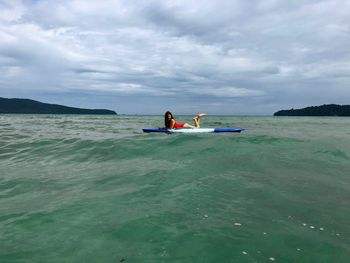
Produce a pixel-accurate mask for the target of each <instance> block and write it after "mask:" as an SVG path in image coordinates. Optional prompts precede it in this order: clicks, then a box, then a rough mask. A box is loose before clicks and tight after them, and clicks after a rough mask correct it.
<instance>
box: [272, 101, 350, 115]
mask: <svg viewBox="0 0 350 263" xmlns="http://www.w3.org/2000/svg"><path fill="white" fill-rule="evenodd" d="M273 115H274V116H339V117H345V116H350V105H337V104H324V105H321V106H311V107H306V108H302V109H290V110H280V111H277V112H275V113H274V114H273Z"/></svg>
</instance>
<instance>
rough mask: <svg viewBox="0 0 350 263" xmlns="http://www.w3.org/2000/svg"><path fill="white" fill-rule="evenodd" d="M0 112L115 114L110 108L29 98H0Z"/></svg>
mask: <svg viewBox="0 0 350 263" xmlns="http://www.w3.org/2000/svg"><path fill="white" fill-rule="evenodd" d="M0 113H18V114H99V115H102V114H103V115H104V114H109V115H116V114H117V113H116V112H115V111H112V110H105V109H81V108H73V107H67V106H63V105H58V104H49V103H43V102H40V101H35V100H30V99H7V98H0Z"/></svg>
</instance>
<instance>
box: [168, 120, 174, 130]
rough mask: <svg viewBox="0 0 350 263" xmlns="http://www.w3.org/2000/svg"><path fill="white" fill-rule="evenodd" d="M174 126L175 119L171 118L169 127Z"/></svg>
mask: <svg viewBox="0 0 350 263" xmlns="http://www.w3.org/2000/svg"><path fill="white" fill-rule="evenodd" d="M174 126H175V120H174V119H171V121H170V127H169V129H174Z"/></svg>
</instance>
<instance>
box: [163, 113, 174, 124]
mask: <svg viewBox="0 0 350 263" xmlns="http://www.w3.org/2000/svg"><path fill="white" fill-rule="evenodd" d="M168 114H170V115H171V119H170V120H169V119H168ZM172 119H174V117H173V114H171V112H170V111H167V112H166V113H165V115H164V125H165V128H170V123H171V120H172Z"/></svg>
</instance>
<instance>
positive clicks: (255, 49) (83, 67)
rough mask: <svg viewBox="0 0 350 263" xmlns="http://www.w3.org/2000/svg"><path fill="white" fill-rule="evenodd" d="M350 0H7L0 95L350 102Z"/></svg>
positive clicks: (164, 102)
mask: <svg viewBox="0 0 350 263" xmlns="http://www.w3.org/2000/svg"><path fill="white" fill-rule="evenodd" d="M349 13H350V0H303V1H297V0H293V1H292V0H291V1H284V0H261V1H258V0H249V1H243V0H239V1H238V0H215V1H214V0H198V1H193V0H171V1H167V0H158V1H154V0H147V1H142V0H139V1H134V0H104V1H96V0H60V1H57V0H51V1H50V0H35V1H34V0H0V97H6V98H31V99H35V100H39V101H42V102H48V103H57V104H62V105H67V106H73V107H83V108H105V109H111V110H115V111H116V112H117V113H119V114H163V113H164V112H165V111H166V110H170V111H172V112H173V113H174V114H196V113H198V112H206V113H208V114H213V115H215V114H224V115H271V114H273V113H274V112H275V111H277V110H280V109H290V108H301V107H306V106H311V105H321V104H329V103H336V104H350V15H349Z"/></svg>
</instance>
